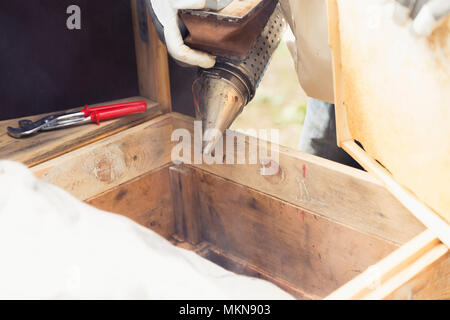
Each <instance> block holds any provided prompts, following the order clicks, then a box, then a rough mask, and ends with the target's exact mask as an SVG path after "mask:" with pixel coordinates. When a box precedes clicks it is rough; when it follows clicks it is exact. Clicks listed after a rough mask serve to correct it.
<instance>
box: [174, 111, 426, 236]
mask: <svg viewBox="0 0 450 320" xmlns="http://www.w3.org/2000/svg"><path fill="white" fill-rule="evenodd" d="M173 116H174V127H175V128H186V129H187V130H189V131H191V132H192V130H193V125H192V119H191V118H189V117H185V116H182V115H179V114H176V113H173ZM236 134H237V136H239V137H240V138H243V139H244V141H245V143H246V148H247V149H248V143H249V140H248V137H245V135H243V134H238V133H236ZM192 136H193V134H192ZM192 145H193V144H192ZM269 147H270V144H269ZM192 159H194V158H193V157H192ZM246 163H247V164H245V165H239V164H235V165H206V164H201V165H194V166H195V167H198V168H201V169H203V170H205V171H208V172H211V173H214V174H216V175H219V176H221V177H225V178H226V179H229V180H231V181H234V182H237V183H240V184H242V185H245V186H247V187H249V188H253V189H255V190H258V191H260V192H264V193H267V194H269V195H271V196H274V197H276V198H279V199H282V200H284V201H287V202H289V203H292V204H295V205H297V206H300V207H303V208H305V209H307V210H309V211H312V212H314V213H317V214H319V215H321V216H323V217H325V218H328V219H332V220H334V221H337V222H339V223H342V224H345V225H347V226H349V227H351V228H354V229H357V230H361V231H364V232H367V233H370V234H374V235H376V236H379V237H381V238H383V239H387V240H389V241H393V242H395V243H396V244H403V243H405V242H407V241H408V240H410V239H412V238H413V237H414V236H416V235H417V234H418V233H420V232H421V231H423V230H424V226H423V225H422V224H421V223H420V222H419V221H417V220H416V219H415V218H414V217H413V216H412V215H411V213H410V212H409V211H408V210H406V209H405V207H403V205H402V204H401V203H400V202H399V201H398V200H397V199H396V198H395V197H394V196H392V195H391V194H390V193H389V191H387V190H386V188H384V187H383V185H382V184H381V183H380V182H379V181H378V180H377V179H375V178H374V177H372V176H371V175H370V174H368V173H366V172H364V171H361V170H357V169H353V168H350V167H347V166H344V165H340V164H338V163H335V162H332V161H328V160H325V159H322V158H319V157H315V156H311V155H309V154H305V153H302V152H297V151H294V150H292V149H289V148H285V147H282V146H280V147H279V166H280V168H281V169H280V171H279V174H277V175H274V176H262V175H261V174H260V169H261V164H255V165H250V164H248V163H249V162H248V152H247V156H246Z"/></svg>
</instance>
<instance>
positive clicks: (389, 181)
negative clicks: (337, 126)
mask: <svg viewBox="0 0 450 320" xmlns="http://www.w3.org/2000/svg"><path fill="white" fill-rule="evenodd" d="M342 147H343V148H344V150H345V151H347V152H348V153H349V154H350V155H351V156H352V157H354V158H356V159H358V161H359V162H360V164H361V165H362V166H363V167H364V168H366V169H367V171H369V172H370V173H371V174H373V175H374V176H375V177H377V178H378V179H379V180H380V181H381V182H383V183H384V185H385V186H386V188H387V189H388V190H389V191H390V192H391V193H392V194H393V195H394V196H395V197H396V198H397V199H398V200H399V201H400V202H401V203H402V204H403V205H404V206H405V207H406V208H407V209H408V210H409V211H410V212H411V213H412V214H413V215H414V216H415V217H417V218H418V219H419V220H420V221H421V222H422V223H423V224H424V225H425V226H426V227H427V228H429V229H430V230H432V231H433V232H434V233H435V234H436V236H437V237H439V239H441V241H442V242H444V243H445V244H447V246H450V224H448V223H447V222H446V221H445V220H444V219H443V218H441V217H440V216H439V215H438V214H436V213H435V212H433V211H432V210H431V209H430V208H428V207H427V206H426V205H425V204H423V203H422V202H421V201H419V200H418V199H417V198H416V197H415V196H414V195H413V194H411V192H409V191H408V190H405V189H404V188H402V187H401V186H400V185H399V184H398V183H397V182H395V181H394V179H393V178H392V175H391V174H390V173H389V172H387V171H386V169H385V168H383V167H382V166H381V165H380V164H379V163H377V162H375V160H373V159H372V158H371V157H369V156H368V154H367V153H366V152H364V150H363V149H361V148H360V147H359V146H358V145H357V144H356V143H355V142H354V141H345V142H343V143H342Z"/></svg>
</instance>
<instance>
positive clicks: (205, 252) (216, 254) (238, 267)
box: [172, 240, 320, 300]
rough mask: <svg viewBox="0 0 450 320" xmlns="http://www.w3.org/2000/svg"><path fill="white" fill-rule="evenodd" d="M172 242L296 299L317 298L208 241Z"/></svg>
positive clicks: (317, 298)
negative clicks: (268, 283)
mask: <svg viewBox="0 0 450 320" xmlns="http://www.w3.org/2000/svg"><path fill="white" fill-rule="evenodd" d="M172 243H173V244H174V245H176V246H178V247H180V248H183V249H187V250H191V251H194V252H195V253H196V254H198V255H200V256H202V257H203V258H205V259H208V260H210V261H211V262H214V263H215V264H218V265H219V266H221V267H222V268H224V269H226V270H229V271H232V272H234V273H237V274H241V275H245V276H248V277H253V278H259V279H264V280H267V281H270V282H272V283H273V284H275V285H277V286H278V287H280V288H281V289H283V290H284V291H286V292H288V293H289V294H291V295H292V296H294V297H295V298H296V299H299V300H319V299H320V297H318V296H315V295H311V294H309V293H307V292H304V291H302V290H301V289H300V288H297V287H294V286H292V284H290V283H287V282H285V281H283V280H282V279H279V278H275V277H273V276H272V275H270V274H268V273H267V272H264V271H263V270H261V269H259V268H258V267H257V266H254V265H251V264H249V263H248V261H245V260H242V259H239V258H237V257H235V256H233V255H231V254H230V253H227V252H224V251H222V250H221V249H219V248H217V247H216V246H214V245H212V244H210V243H208V242H201V243H199V244H198V245H195V246H193V245H191V244H189V243H186V242H178V241H174V240H172Z"/></svg>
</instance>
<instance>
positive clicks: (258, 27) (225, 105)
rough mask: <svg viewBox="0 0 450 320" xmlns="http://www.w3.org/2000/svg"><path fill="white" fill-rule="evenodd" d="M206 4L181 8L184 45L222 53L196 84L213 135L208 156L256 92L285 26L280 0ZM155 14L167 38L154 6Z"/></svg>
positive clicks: (200, 110)
mask: <svg viewBox="0 0 450 320" xmlns="http://www.w3.org/2000/svg"><path fill="white" fill-rule="evenodd" d="M147 2H150V1H147ZM208 3H210V4H209V7H208ZM207 7H208V9H203V10H181V12H180V20H181V21H182V34H183V38H184V41H185V43H186V44H187V45H189V46H190V47H192V48H194V49H198V50H201V51H205V52H209V53H211V54H213V55H215V56H216V57H217V59H216V64H215V66H214V67H213V68H211V69H199V73H198V77H197V79H196V80H195V81H194V83H193V86H192V90H193V95H194V102H195V109H196V115H197V119H198V120H202V125H203V132H204V133H206V132H210V133H212V134H210V135H208V137H207V138H208V140H207V141H206V142H205V143H204V145H203V153H204V154H210V153H211V151H212V150H213V149H214V147H215V145H216V143H217V142H218V140H219V139H220V137H221V136H222V134H223V132H224V131H225V130H226V129H228V128H229V127H230V126H231V124H232V123H233V121H234V120H235V119H236V117H237V116H238V115H239V114H240V113H241V112H242V110H243V109H244V107H245V106H246V105H247V104H248V103H249V102H250V101H251V100H252V99H253V97H254V96H255V92H256V89H257V88H258V85H259V83H260V82H261V79H262V77H263V75H264V72H265V71H266V69H267V66H268V65H269V62H270V60H271V57H272V55H273V53H274V52H275V50H276V48H277V47H278V45H279V43H280V41H281V38H282V35H283V33H284V31H285V28H286V22H285V20H284V17H283V14H282V12H281V7H280V5H279V4H278V0H234V1H232V0H220V1H219V0H209V1H207ZM150 15H151V16H152V20H153V22H154V24H155V27H156V29H157V31H158V34H159V35H160V38H163V35H162V34H163V31H162V32H161V30H162V29H161V25H160V24H159V23H158V20H157V18H156V17H155V14H154V13H153V12H152V8H151V6H150Z"/></svg>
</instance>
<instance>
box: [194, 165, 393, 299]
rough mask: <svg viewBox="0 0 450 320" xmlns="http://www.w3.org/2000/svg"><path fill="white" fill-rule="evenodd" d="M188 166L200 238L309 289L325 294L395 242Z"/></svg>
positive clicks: (374, 259)
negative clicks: (194, 185) (193, 176)
mask: <svg viewBox="0 0 450 320" xmlns="http://www.w3.org/2000/svg"><path fill="white" fill-rule="evenodd" d="M194 170H195V171H196V174H197V175H198V178H197V179H198V181H199V183H198V184H197V188H198V190H199V202H198V208H199V210H200V212H201V218H200V220H201V221H202V234H203V239H204V241H207V242H209V243H211V244H213V245H214V246H216V247H217V248H219V249H220V250H222V251H224V252H225V253H229V254H231V255H233V256H236V257H238V258H240V259H242V260H244V261H246V262H247V263H248V264H250V265H253V266H257V267H258V268H259V269H261V270H262V271H264V272H266V273H267V274H270V275H271V276H273V277H274V278H277V279H280V280H282V281H285V282H286V283H290V284H291V285H292V286H294V287H296V288H299V289H300V290H302V291H305V292H308V293H309V294H312V295H316V296H322V297H323V296H325V295H327V294H329V293H330V292H332V291H333V290H335V289H337V288H338V287H339V286H341V285H343V284H344V283H346V282H347V281H349V280H351V279H352V278H354V277H355V276H356V275H358V274H359V273H361V272H362V271H364V270H365V269H366V268H367V267H368V266H370V265H372V264H374V263H375V262H377V261H378V260H379V259H381V258H382V257H385V256H386V255H388V254H389V253H390V252H392V251H393V250H395V249H396V248H397V246H396V245H394V244H392V243H391V242H389V241H385V240H381V239H380V238H378V237H375V236H372V235H368V234H366V233H363V232H360V231H356V230H353V229H351V228H348V227H347V226H344V225H341V224H340V223H336V222H334V221H331V220H329V219H327V218H324V217H322V216H321V215H317V214H314V213H312V212H310V211H308V210H306V209H303V208H301V207H297V206H294V205H292V204H289V203H287V202H285V201H282V200H279V199H276V198H274V197H271V196H269V195H266V194H263V193H261V192H258V191H255V190H252V189H250V188H248V187H246V186H242V185H240V184H237V183H234V182H231V181H228V180H226V179H224V178H221V177H218V176H216V175H212V174H210V173H207V172H205V171H203V170H199V169H194Z"/></svg>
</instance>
